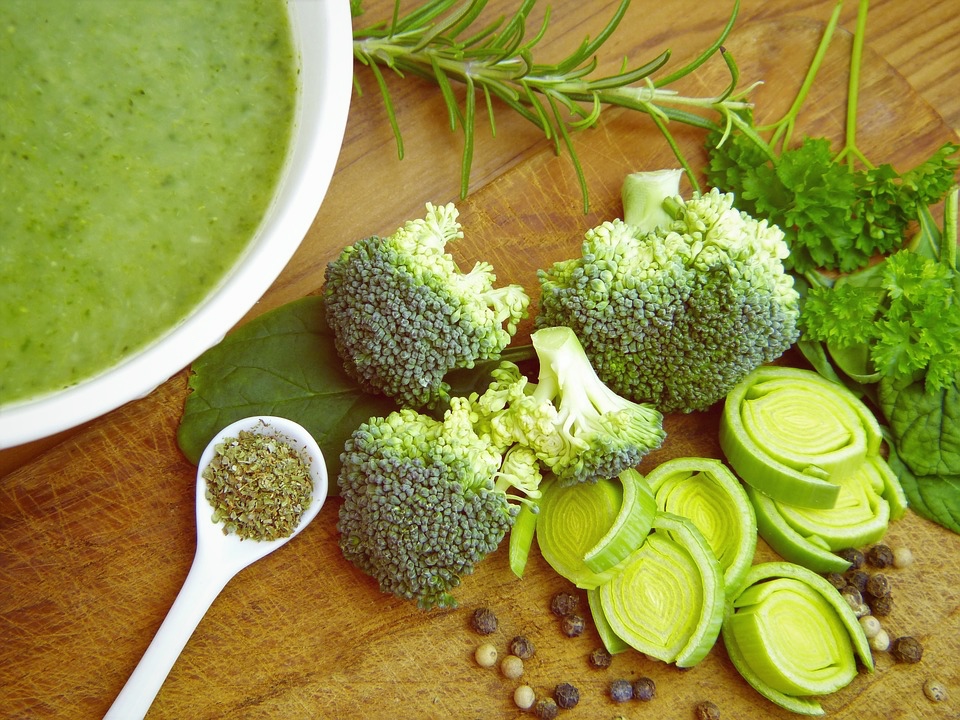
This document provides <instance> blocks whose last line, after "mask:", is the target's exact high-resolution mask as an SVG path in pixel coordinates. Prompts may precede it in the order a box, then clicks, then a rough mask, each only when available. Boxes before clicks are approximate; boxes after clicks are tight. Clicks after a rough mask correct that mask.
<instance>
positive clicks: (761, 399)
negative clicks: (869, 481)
mask: <svg viewBox="0 0 960 720" xmlns="http://www.w3.org/2000/svg"><path fill="white" fill-rule="evenodd" d="M881 441H882V435H881V432H880V426H879V423H878V422H877V420H876V418H875V417H874V416H873V414H872V413H871V412H870V410H869V408H867V406H866V405H864V404H863V402H862V401H860V399H859V398H857V397H856V396H855V395H853V394H852V393H851V392H850V391H849V390H847V389H846V388H845V387H843V386H842V385H840V384H838V383H835V382H832V381H830V380H827V379H826V378H823V377H821V376H820V375H818V374H817V373H815V372H813V371H812V370H803V369H799V368H790V367H783V366H776V365H765V366H762V367H759V368H757V369H756V370H754V371H753V372H752V373H750V374H749V375H748V376H747V377H746V378H744V380H742V381H741V382H740V383H739V384H738V385H737V386H736V387H734V389H733V390H732V391H731V392H730V394H729V395H727V398H726V402H725V405H724V410H723V414H722V416H721V421H720V446H721V447H722V448H723V451H724V453H725V454H726V456H727V460H728V461H729V462H730V465H731V466H732V467H733V469H734V470H735V471H736V473H737V474H738V475H739V476H740V478H741V479H742V480H743V481H744V482H746V483H747V484H749V485H752V486H753V487H755V488H756V489H757V490H760V491H761V492H763V493H765V494H767V495H769V496H770V497H772V498H774V499H775V500H780V501H783V502H786V503H790V504H791V505H799V506H802V507H814V508H829V507H833V505H834V504H835V503H836V501H837V497H838V495H839V493H840V488H839V486H838V485H837V480H838V479H839V478H841V477H843V476H844V475H846V474H847V473H849V472H852V471H854V470H855V469H856V468H857V467H859V465H860V464H861V463H862V462H863V461H864V459H865V458H866V457H868V456H874V455H878V454H879V449H880V443H881Z"/></svg>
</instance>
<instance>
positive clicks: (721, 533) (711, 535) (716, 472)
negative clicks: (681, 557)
mask: <svg viewBox="0 0 960 720" xmlns="http://www.w3.org/2000/svg"><path fill="white" fill-rule="evenodd" d="M647 482H648V483H649V485H650V487H651V488H653V491H654V494H655V496H656V501H657V508H658V509H660V510H661V511H663V512H668V513H673V514H674V515H681V516H683V517H686V518H689V519H690V520H692V521H693V524H694V525H696V526H697V529H698V530H699V531H700V532H701V533H703V536H704V537H705V538H706V540H707V542H708V543H709V544H710V549H711V550H713V554H714V555H715V556H716V558H717V561H718V562H719V563H720V567H721V569H722V570H723V583H724V587H725V588H728V589H735V588H737V587H739V586H740V583H741V582H742V580H743V576H744V575H745V574H746V572H747V570H748V569H749V568H750V565H751V563H752V562H753V555H754V552H755V551H756V548H757V518H756V513H755V511H754V509H753V504H752V503H751V502H750V499H749V498H748V497H747V493H746V491H745V490H744V488H743V485H741V484H740V481H739V480H737V478H736V476H734V474H733V473H732V472H731V471H730V469H729V468H728V467H727V466H726V465H724V464H723V463H722V462H721V461H719V460H715V459H713V458H697V457H681V458H674V459H673V460H668V461H667V462H665V463H662V464H661V465H658V466H657V467H656V468H654V469H653V470H652V471H651V472H649V473H647Z"/></svg>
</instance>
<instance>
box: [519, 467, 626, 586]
mask: <svg viewBox="0 0 960 720" xmlns="http://www.w3.org/2000/svg"><path fill="white" fill-rule="evenodd" d="M540 488H541V489H542V492H543V495H542V496H541V497H540V502H539V506H540V513H539V515H538V517H537V523H536V538H537V544H538V545H539V546H540V554H541V555H543V559H544V560H546V561H547V564H548V565H550V567H552V568H553V569H554V570H555V571H556V572H557V574H558V575H560V576H561V577H564V578H566V579H567V580H569V581H570V582H572V583H573V584H574V585H576V586H577V587H580V588H584V589H589V588H592V587H596V586H598V585H601V584H603V583H605V582H606V581H607V580H609V579H610V578H611V577H613V575H614V574H615V573H614V571H613V569H612V568H607V569H606V570H604V571H602V572H595V571H593V570H591V569H590V568H589V567H588V566H587V564H586V562H585V561H584V557H585V556H586V554H587V553H588V552H589V551H590V550H592V549H593V548H594V547H595V546H596V545H597V543H598V542H600V540H601V539H602V538H603V537H604V536H605V535H606V534H607V531H608V530H609V528H611V527H612V526H613V525H614V523H615V522H616V520H617V516H618V514H619V513H620V508H621V507H622V506H623V496H624V491H623V484H622V483H621V482H620V481H619V480H607V479H601V480H598V481H597V482H595V483H577V484H575V485H567V486H563V485H561V483H559V482H557V481H556V480H555V479H551V480H547V481H544V482H543V483H541V485H540Z"/></svg>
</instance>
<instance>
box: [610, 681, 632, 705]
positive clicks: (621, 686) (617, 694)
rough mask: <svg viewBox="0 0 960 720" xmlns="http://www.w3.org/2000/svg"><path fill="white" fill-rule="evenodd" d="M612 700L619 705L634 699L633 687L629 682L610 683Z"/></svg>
mask: <svg viewBox="0 0 960 720" xmlns="http://www.w3.org/2000/svg"><path fill="white" fill-rule="evenodd" d="M610 699H611V700H613V701H614V702H618V703H619V702H627V700H631V699H633V685H631V684H630V681H629V680H614V681H613V682H612V683H610Z"/></svg>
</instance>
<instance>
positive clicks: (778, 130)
mask: <svg viewBox="0 0 960 720" xmlns="http://www.w3.org/2000/svg"><path fill="white" fill-rule="evenodd" d="M842 9H843V0H837V3H836V5H834V7H833V12H832V13H831V14H830V20H829V21H828V22H827V26H826V28H824V31H823V36H822V37H821V38H820V44H819V45H818V46H817V51H816V53H815V54H814V56H813V60H812V61H811V62H810V66H809V67H808V68H807V74H806V76H805V77H804V79H803V83H802V84H801V85H800V89H799V90H798V91H797V95H796V97H795V98H794V99H793V104H792V105H791V106H790V109H789V110H787V112H786V114H785V115H784V116H783V117H782V118H780V120H778V121H777V122H776V123H773V124H772V125H766V126H763V127H760V128H758V130H760V131H761V132H769V131H771V130H772V131H773V135H772V136H771V138H770V142H769V145H770V147H771V148H776V147H778V146H779V147H781V148H786V147H789V145H790V140H791V139H792V136H793V128H794V125H795V123H796V120H797V115H799V114H800V108H801V107H802V106H803V103H804V102H805V101H806V99H807V95H808V94H809V92H810V88H811V87H813V83H814V80H816V77H817V73H818V72H819V71H820V66H821V65H822V64H823V58H824V57H825V56H826V54H827V48H828V47H829V46H830V40H831V39H832V38H833V33H834V32H835V31H836V29H837V25H838V23H839V22H840V11H841V10H842Z"/></svg>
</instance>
